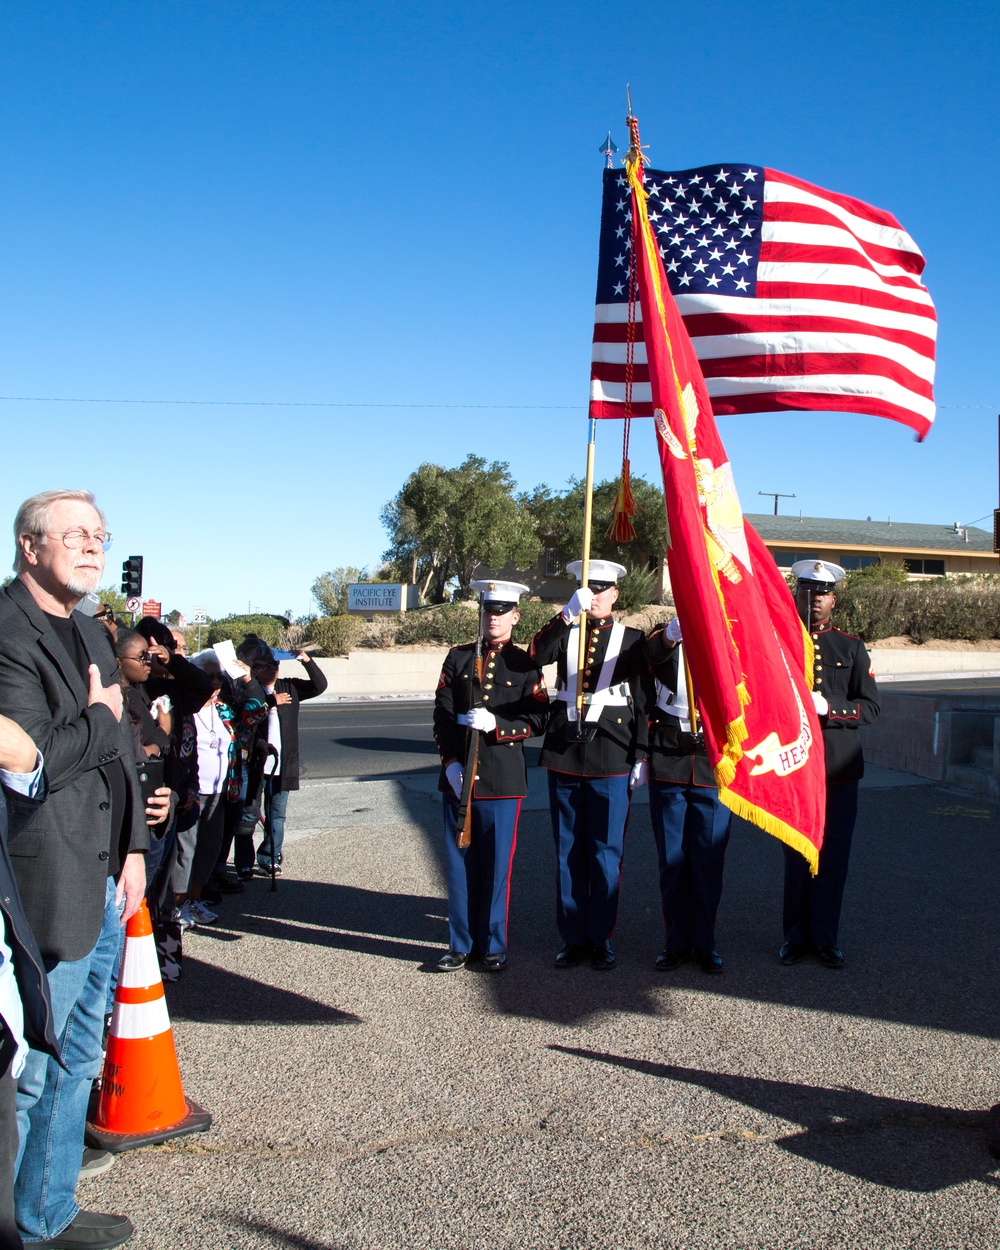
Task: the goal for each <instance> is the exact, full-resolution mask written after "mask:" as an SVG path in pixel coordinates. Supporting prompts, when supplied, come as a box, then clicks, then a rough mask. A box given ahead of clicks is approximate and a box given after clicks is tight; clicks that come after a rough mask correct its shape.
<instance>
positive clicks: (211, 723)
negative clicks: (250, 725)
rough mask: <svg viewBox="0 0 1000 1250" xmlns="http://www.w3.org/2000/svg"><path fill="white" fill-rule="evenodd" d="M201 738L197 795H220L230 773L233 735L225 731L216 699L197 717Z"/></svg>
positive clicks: (195, 721)
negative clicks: (227, 774)
mask: <svg viewBox="0 0 1000 1250" xmlns="http://www.w3.org/2000/svg"><path fill="white" fill-rule="evenodd" d="M194 723H195V728H196V730H197V737H198V793H199V794H218V793H219V792H220V791H221V789H222V786H223V783H224V782H225V780H226V773H227V772H228V771H229V746H230V743H231V742H232V740H233V735H232V734H231V733H230V732H229V730H228V729H227V728H226V725H225V722H224V721H223V719H222V717H221V716H220V715H219V710H218V708H217V707H216V706H215V700H214V699H213V700H212V702H211V703H209V704H208V706H207V707H203V708H200V709H199V710H198V711H197V712H195V714H194Z"/></svg>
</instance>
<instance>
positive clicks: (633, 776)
mask: <svg viewBox="0 0 1000 1250" xmlns="http://www.w3.org/2000/svg"><path fill="white" fill-rule="evenodd" d="M648 780H649V765H648V764H647V763H646V761H645V760H636V762H635V763H634V764H633V765H632V771H631V772H630V773H629V775H628V788H629V790H638V789H639V787H640V786H644V785H645V784H646V782H647V781H648Z"/></svg>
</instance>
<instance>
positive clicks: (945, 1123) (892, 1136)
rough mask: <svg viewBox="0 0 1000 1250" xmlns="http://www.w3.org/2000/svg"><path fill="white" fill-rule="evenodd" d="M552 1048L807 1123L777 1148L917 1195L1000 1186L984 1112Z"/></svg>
mask: <svg viewBox="0 0 1000 1250" xmlns="http://www.w3.org/2000/svg"><path fill="white" fill-rule="evenodd" d="M549 1050H554V1051H560V1052H562V1053H563V1054H566V1055H574V1056H576V1057H578V1058H581V1059H590V1060H593V1061H595V1062H598V1063H606V1064H611V1065H613V1066H615V1067H620V1068H628V1069H631V1070H632V1071H634V1072H641V1073H643V1074H645V1075H647V1076H653V1077H657V1078H659V1079H661V1080H667V1081H680V1082H683V1083H685V1084H688V1085H697V1086H700V1087H701V1088H702V1089H707V1090H710V1091H711V1092H712V1093H715V1094H719V1095H721V1096H722V1097H723V1098H728V1099H730V1100H731V1101H733V1102H739V1103H743V1104H744V1106H747V1107H752V1108H753V1109H754V1110H756V1111H761V1112H764V1113H765V1114H766V1115H770V1116H774V1117H775V1118H777V1119H781V1120H788V1121H791V1122H792V1123H795V1124H801V1125H802V1126H803V1131H802V1132H801V1133H791V1134H789V1135H788V1136H785V1137H778V1138H775V1139H774V1141H775V1145H777V1146H779V1147H780V1148H781V1149H782V1150H787V1151H788V1152H789V1153H791V1154H794V1155H798V1156H799V1157H800V1158H803V1159H809V1160H811V1161H812V1162H814V1163H819V1164H822V1165H823V1166H824V1167H829V1168H835V1169H836V1170H837V1171H838V1172H844V1173H846V1174H848V1175H850V1176H856V1177H858V1178H859V1179H861V1180H865V1181H869V1182H871V1183H872V1184H875V1185H882V1186H886V1187H887V1188H890V1189H901V1190H910V1191H912V1192H914V1193H933V1192H935V1191H936V1190H940V1189H947V1188H948V1187H949V1186H951V1185H960V1184H963V1183H964V1182H966V1181H970V1180H981V1181H984V1182H985V1183H987V1184H990V1185H994V1186H995V1185H997V1179H996V1177H995V1176H994V1175H993V1174H994V1172H995V1171H996V1169H997V1168H998V1167H1000V1164H998V1163H996V1162H991V1161H990V1158H989V1155H988V1154H987V1151H986V1145H985V1133H984V1125H985V1114H984V1113H983V1112H981V1111H960V1110H957V1109H955V1108H951V1107H937V1106H934V1105H933V1104H931V1103H922V1102H911V1101H909V1100H908V1099H901V1098H899V1099H897V1098H884V1097H881V1096H878V1095H875V1094H866V1093H865V1092H864V1091H863V1090H858V1089H851V1088H849V1087H846V1086H845V1087H838V1088H834V1089H827V1088H824V1087H822V1086H811V1085H798V1084H795V1083H793V1082H790V1081H771V1080H765V1079H763V1078H760V1077H748V1076H734V1075H730V1074H728V1073H724V1072H704V1071H701V1070H700V1069H698V1068H682V1067H677V1066H675V1065H674V1064H669V1063H654V1062H650V1061H648V1060H643V1059H630V1058H628V1057H627V1056H623V1055H612V1054H605V1053H601V1052H600V1051H594V1050H584V1049H581V1048H578V1047H575V1046H558V1045H552V1046H550V1047H549ZM720 1136H721V1137H723V1138H725V1137H726V1134H725V1133H723V1134H720ZM735 1139H739V1135H738V1134H736V1135H735Z"/></svg>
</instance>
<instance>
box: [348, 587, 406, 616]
mask: <svg viewBox="0 0 1000 1250" xmlns="http://www.w3.org/2000/svg"><path fill="white" fill-rule="evenodd" d="M416 600H417V588H416V586H408V585H406V584H405V583H401V582H359V583H356V584H352V585H350V586H348V587H347V610H348V612H405V611H406V609H407V608H412V607H416V606H417V602H416Z"/></svg>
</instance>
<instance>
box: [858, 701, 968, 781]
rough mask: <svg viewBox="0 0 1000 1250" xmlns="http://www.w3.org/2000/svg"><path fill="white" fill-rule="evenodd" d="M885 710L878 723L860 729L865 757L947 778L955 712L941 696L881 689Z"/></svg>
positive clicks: (902, 769)
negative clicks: (952, 719) (946, 770)
mask: <svg viewBox="0 0 1000 1250" xmlns="http://www.w3.org/2000/svg"><path fill="white" fill-rule="evenodd" d="M879 694H880V700H881V705H882V712H881V715H880V716H879V718H878V720H877V721H876V722H875V724H874V725H865V726H864V727H863V728H862V729H861V730H860V731H859V732H860V733H861V739H862V742H863V743H864V748H865V758H866V759H869V760H871V761H872V763H873V764H881V765H883V766H884V767H885V768H897V769H900V770H901V771H902V772H907V773H914V774H916V776H918V777H930V778H932V779H933V780H935V781H941V780H943V779H944V772H945V767H946V764H947V760H948V755H949V751H950V745H951V714H950V712H948V711H947V710H946V709H944V708H942V707H941V706H940V704H941V700H939V699H935V698H930V697H927V698H925V697H922V696H920V695H912V694H893V693H892V692H891V688H890V689H889V690H888V691H886V690H884V689H883V690H881V691H880V692H879Z"/></svg>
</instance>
